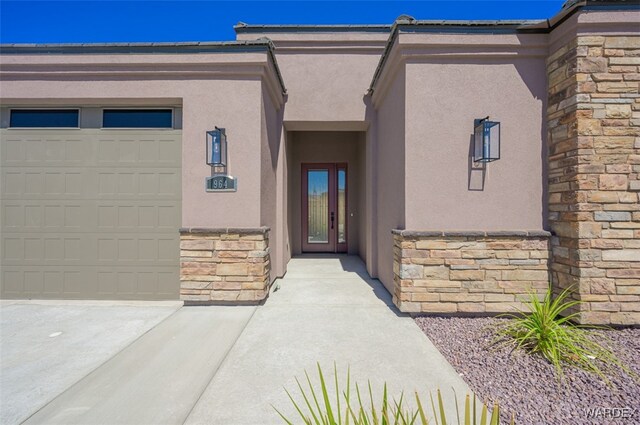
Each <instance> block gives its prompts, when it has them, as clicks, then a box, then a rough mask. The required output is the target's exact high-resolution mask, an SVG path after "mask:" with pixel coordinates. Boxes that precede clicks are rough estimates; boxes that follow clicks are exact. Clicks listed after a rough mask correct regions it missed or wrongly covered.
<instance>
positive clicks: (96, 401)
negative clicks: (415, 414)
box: [0, 256, 469, 425]
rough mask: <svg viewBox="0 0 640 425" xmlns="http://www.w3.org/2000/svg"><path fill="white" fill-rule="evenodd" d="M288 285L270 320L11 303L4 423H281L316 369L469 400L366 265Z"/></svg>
mask: <svg viewBox="0 0 640 425" xmlns="http://www.w3.org/2000/svg"><path fill="white" fill-rule="evenodd" d="M277 286H278V287H279V288H280V289H279V290H278V291H275V292H273V293H272V294H271V296H270V298H269V299H268V300H267V302H266V303H265V304H264V305H263V306H260V307H222V306H215V307H211V306H209V307H182V308H179V305H162V306H153V307H152V306H149V305H144V306H143V305H135V306H133V305H132V306H123V305H113V306H104V305H92V306H88V305H87V306H86V305H73V304H69V305H57V304H54V305H42V304H31V303H27V304H20V303H17V304H10V305H7V304H3V305H2V314H1V316H2V327H1V331H2V344H1V347H2V351H1V354H2V358H1V366H2V369H1V373H2V377H1V379H2V380H1V381H0V389H1V391H2V394H1V399H0V400H1V403H2V404H1V406H0V407H1V409H0V411H2V417H1V418H0V422H2V423H3V424H4V423H7V424H10V423H20V422H25V420H26V423H34V424H35V423H38V424H42V423H47V424H56V423H59V424H164V423H166V424H183V423H187V424H205V423H206V424H225V425H234V424H238V425H240V424H256V425H265V424H281V423H282V420H281V419H280V418H279V417H278V415H277V414H276V413H275V411H274V410H273V407H272V405H273V406H276V407H278V408H279V409H280V410H282V411H284V412H285V413H286V414H291V415H292V414H293V413H294V411H293V407H292V406H291V403H290V402H289V400H288V398H287V396H286V393H285V391H284V389H283V387H286V388H287V389H289V390H290V391H292V393H293V394H294V397H295V396H296V395H297V394H298V392H297V390H296V388H295V380H294V377H295V376H298V377H303V376H304V371H305V370H306V371H309V372H310V373H311V374H312V379H313V380H314V381H317V378H316V377H315V368H316V362H320V364H321V365H322V366H323V367H324V369H325V372H326V373H327V374H328V375H331V376H332V369H333V364H334V362H335V363H336V364H337V367H338V370H339V374H340V377H341V378H340V380H341V381H344V377H345V375H346V370H347V368H348V367H350V369H351V379H352V382H355V381H357V382H359V383H360V384H361V385H366V382H367V380H371V383H372V386H373V388H374V391H376V392H377V394H381V390H382V386H383V384H384V382H386V383H387V384H388V385H389V390H390V395H391V396H395V397H397V396H399V394H400V392H401V391H405V394H407V395H408V396H412V394H413V391H419V392H420V393H421V394H423V395H428V391H430V390H434V389H436V388H441V389H443V390H445V391H446V392H450V389H451V388H452V387H453V388H454V389H455V390H456V392H457V393H458V396H459V397H460V398H463V397H462V396H463V395H464V394H465V393H467V392H468V391H469V388H468V387H467V385H466V384H465V383H464V381H463V380H462V379H461V378H460V377H459V376H458V374H457V373H456V372H455V371H454V370H453V368H452V367H451V366H450V365H449V364H448V363H447V362H446V360H445V359H444V358H443V357H442V356H441V355H440V353H439V352H438V351H437V350H436V349H435V347H434V346H433V345H432V344H431V342H430V341H429V340H428V339H427V338H426V337H425V335H424V334H423V333H422V332H421V331H420V329H419V328H418V327H417V325H416V324H415V323H414V322H413V320H412V319H411V318H409V317H406V316H403V315H401V314H399V313H398V312H397V310H396V309H395V308H393V306H392V305H391V301H390V297H389V294H388V293H387V292H386V290H385V289H384V288H383V287H382V285H381V284H380V282H378V281H377V280H375V279H371V278H369V277H368V275H367V274H366V272H365V269H364V265H363V264H362V262H361V261H360V260H359V259H358V258H357V257H352V256H338V257H335V256H325V257H323V256H312V257H299V258H294V259H293V260H292V261H291V263H290V264H289V272H288V273H287V276H286V277H285V278H284V279H281V280H279V281H278V282H277ZM43 304H46V303H43ZM57 332H63V333H62V334H61V335H59V336H51V337H50V336H49V335H52V334H55V333H57ZM447 408H448V409H449V411H450V412H451V413H453V411H454V405H453V400H452V397H447ZM293 418H294V419H295V420H294V422H297V418H295V416H293Z"/></svg>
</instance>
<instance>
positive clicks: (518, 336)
mask: <svg viewBox="0 0 640 425" xmlns="http://www.w3.org/2000/svg"><path fill="white" fill-rule="evenodd" d="M570 293H571V288H567V289H565V290H564V291H562V292H561V293H560V294H559V295H558V296H556V297H554V296H553V291H552V290H551V287H550V288H549V289H548V290H547V292H546V293H545V296H544V299H543V300H542V301H540V299H539V297H538V295H537V294H536V293H533V292H531V293H530V294H529V301H528V303H527V306H528V310H529V311H518V313H507V314H502V315H500V317H505V318H508V319H510V320H509V321H506V322H504V323H499V324H498V325H497V329H496V332H497V338H496V339H495V341H494V342H496V343H498V345H503V344H506V345H510V346H513V348H515V349H524V350H526V351H528V352H530V353H537V354H540V355H541V356H543V357H544V358H545V359H547V360H548V361H549V362H550V363H551V364H552V365H553V366H554V367H555V370H556V372H557V377H558V378H559V380H560V381H562V378H563V376H564V374H563V367H564V366H566V365H570V366H575V367H578V368H580V369H583V370H586V371H588V372H591V373H595V374H596V375H598V376H599V377H600V378H601V379H602V380H603V381H605V382H606V383H607V384H610V382H611V381H610V380H609V377H608V375H609V374H614V373H616V372H617V371H619V370H623V371H625V372H627V373H629V374H630V375H633V372H632V371H631V370H630V369H629V368H627V367H626V366H625V365H624V364H623V363H622V361H620V360H619V359H618V358H617V357H616V355H615V354H614V353H613V352H612V351H611V350H610V349H608V348H607V347H606V346H605V345H602V344H600V343H598V342H596V341H595V340H594V339H593V335H592V331H593V330H594V329H606V327H604V326H593V325H579V324H576V323H574V319H576V317H577V316H578V314H579V313H577V312H575V313H570V311H571V310H572V309H573V308H574V307H575V306H578V305H579V304H581V302H582V301H579V300H569V299H568V297H569V294H570ZM590 330H591V332H590ZM598 338H600V339H602V340H606V339H605V338H604V336H603V335H598Z"/></svg>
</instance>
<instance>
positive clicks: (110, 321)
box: [0, 300, 182, 424]
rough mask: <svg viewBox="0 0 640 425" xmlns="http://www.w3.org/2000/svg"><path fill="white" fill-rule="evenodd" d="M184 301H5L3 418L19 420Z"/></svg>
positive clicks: (0, 308) (0, 314)
mask: <svg viewBox="0 0 640 425" xmlns="http://www.w3.org/2000/svg"><path fill="white" fill-rule="evenodd" d="M181 305H182V303H180V302H160V303H152V304H151V303H133V302H132V303H117V304H116V303H107V302H90V301H82V302H71V301H66V302H65V301H7V300H3V301H1V302H0V341H1V342H0V423H2V424H14V423H20V422H22V421H24V420H25V419H27V418H28V417H29V416H30V415H32V414H33V413H35V412H36V411H38V410H39V409H40V408H42V407H43V406H45V405H46V404H47V403H49V402H50V401H51V400H53V399H54V398H55V397H57V396H58V395H60V394H61V393H62V392H63V391H65V390H66V389H67V388H69V387H70V386H72V385H73V384H75V383H76V382H78V381H79V380H81V379H82V378H83V377H85V376H86V375H87V374H89V373H90V372H91V371H93V370H94V369H96V368H98V367H99V366H101V365H102V364H104V363H105V362H106V361H107V360H109V359H110V358H112V357H113V356H114V355H116V354H117V353H118V352H120V351H121V350H122V349H123V348H125V347H127V346H128V345H130V344H131V343H133V342H134V341H135V340H136V339H138V338H139V337H140V336H141V335H143V334H144V333H145V332H147V331H149V329H151V328H153V327H154V326H156V325H157V324H158V323H160V322H162V321H163V320H165V319H166V318H167V317H169V316H171V315H172V314H173V313H175V312H176V311H177V310H178V309H179V308H180V307H181Z"/></svg>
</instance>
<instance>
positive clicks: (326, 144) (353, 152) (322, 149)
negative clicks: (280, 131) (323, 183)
mask: <svg viewBox="0 0 640 425" xmlns="http://www.w3.org/2000/svg"><path fill="white" fill-rule="evenodd" d="M361 140H362V137H361V136H360V135H359V133H358V132H335V131H309V132H306V131H303V132H294V133H293V134H292V135H291V137H289V143H288V144H287V147H288V149H291V151H292V162H291V163H290V167H289V184H290V186H289V196H290V202H291V214H292V219H291V228H290V229H289V230H290V232H291V236H292V237H291V248H292V252H293V254H294V255H296V254H300V253H301V252H302V248H301V241H302V234H301V231H302V223H301V218H302V217H301V205H302V201H301V197H302V187H301V185H300V184H301V181H302V180H301V170H302V168H301V167H302V163H313V162H315V163H322V162H346V163H347V232H348V234H347V246H348V252H349V253H350V254H359V241H360V238H359V232H360V229H361V227H362V225H363V224H362V223H363V221H364V211H359V205H362V201H359V198H360V197H364V193H362V192H360V191H359V190H358V187H359V186H360V183H359V181H358V177H359V174H360V173H359V172H358V170H359V169H360V167H361V164H360V163H359V155H358V151H359V142H361Z"/></svg>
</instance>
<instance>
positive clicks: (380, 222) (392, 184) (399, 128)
mask: <svg viewBox="0 0 640 425" xmlns="http://www.w3.org/2000/svg"><path fill="white" fill-rule="evenodd" d="M405 99H406V80H405V72H404V69H402V70H400V71H399V72H398V73H397V74H396V76H395V79H394V81H393V82H392V83H391V85H390V87H389V89H388V91H387V92H386V95H385V97H384V98H383V99H382V100H381V101H380V104H379V106H378V108H377V112H378V114H377V122H376V137H377V152H376V162H375V173H376V175H377V178H376V183H377V184H376V186H377V187H376V190H375V192H376V195H377V200H376V204H375V208H376V210H377V211H376V212H377V220H376V223H375V232H376V233H377V235H376V239H377V263H378V267H377V272H378V278H379V279H380V280H381V281H382V283H383V284H384V286H385V287H386V288H387V290H389V292H392V293H393V236H392V235H391V230H392V229H404V228H405V201H406V198H405V143H404V140H405Z"/></svg>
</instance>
